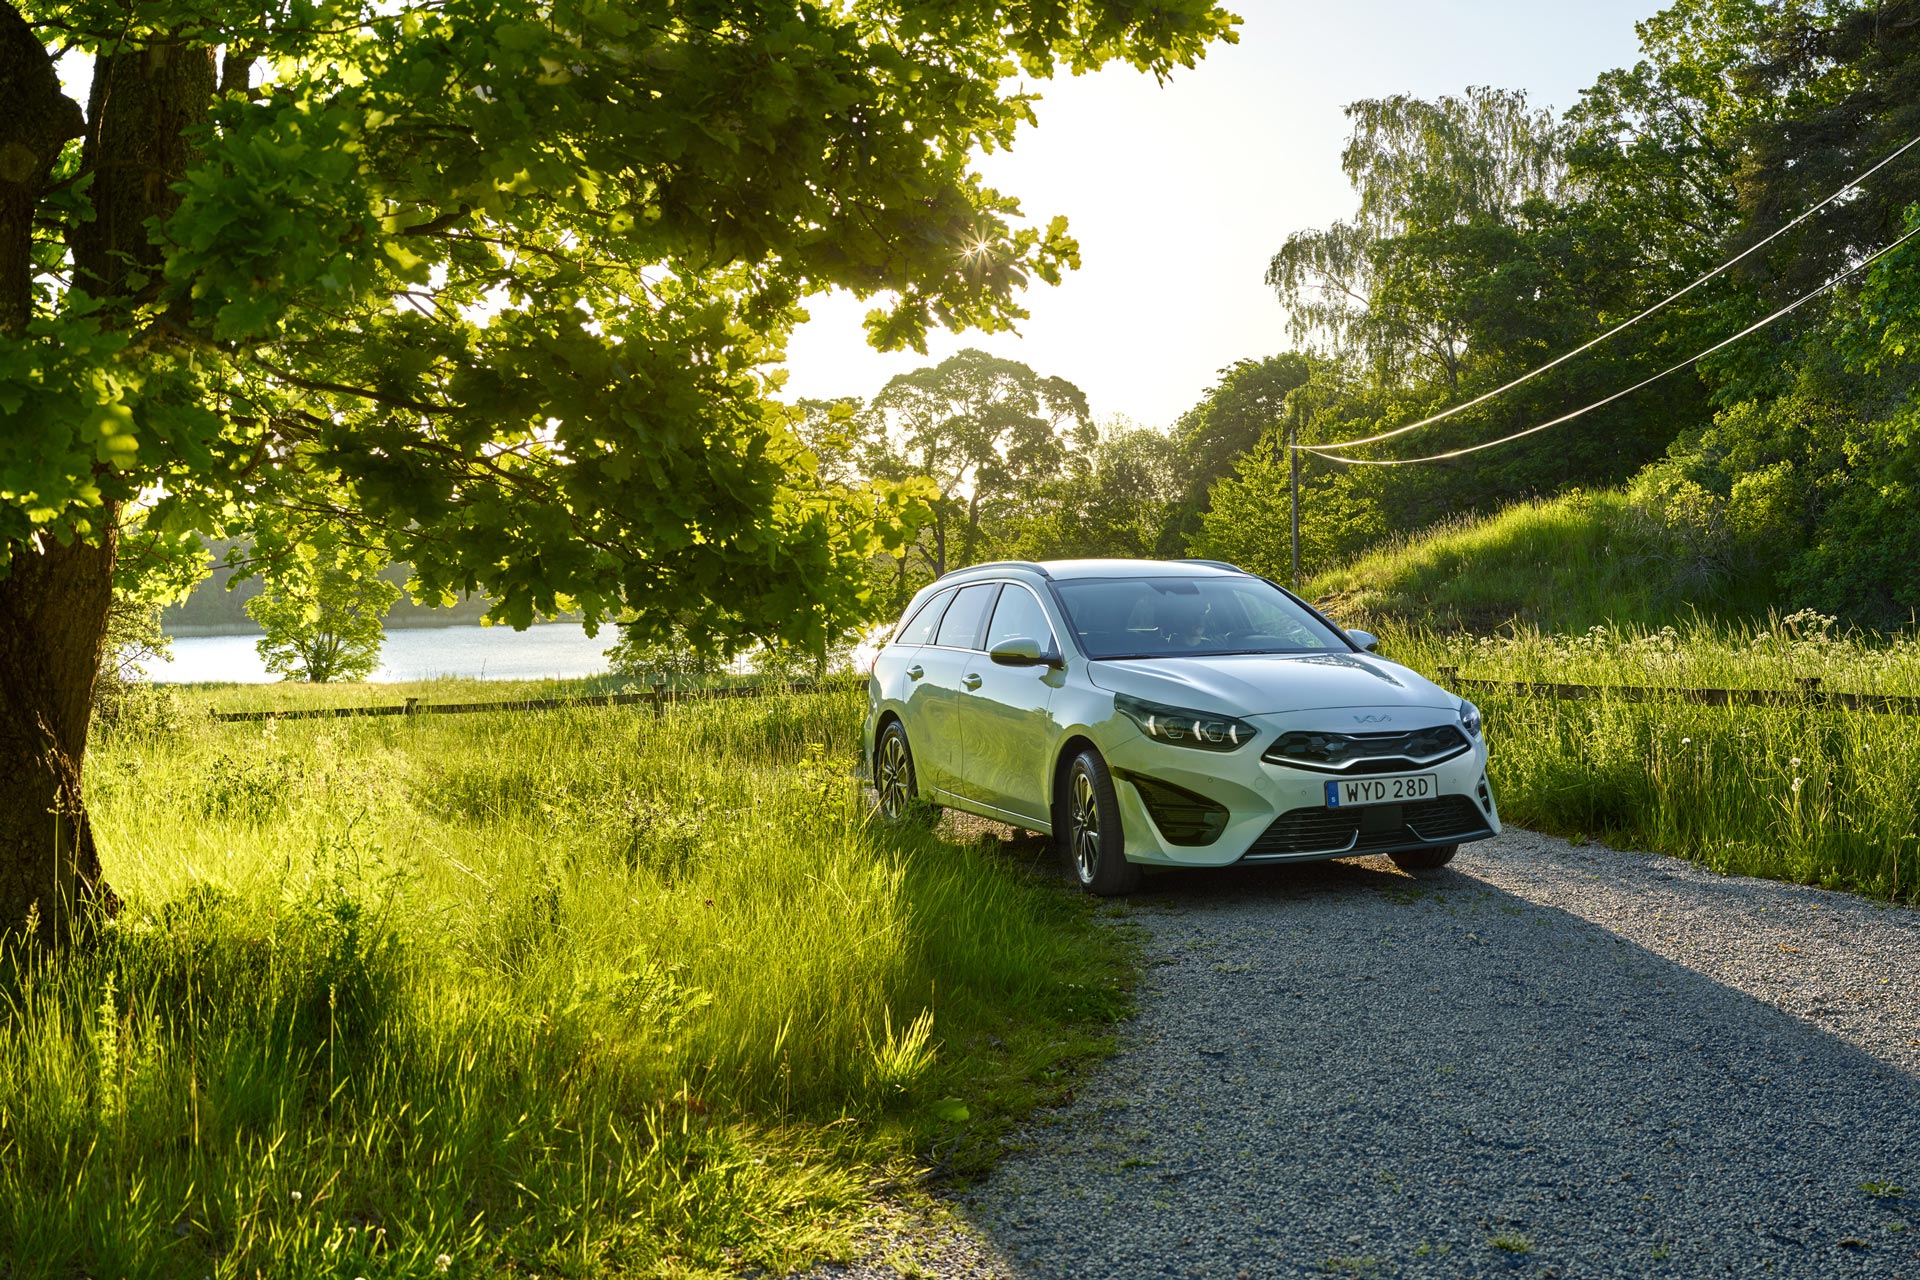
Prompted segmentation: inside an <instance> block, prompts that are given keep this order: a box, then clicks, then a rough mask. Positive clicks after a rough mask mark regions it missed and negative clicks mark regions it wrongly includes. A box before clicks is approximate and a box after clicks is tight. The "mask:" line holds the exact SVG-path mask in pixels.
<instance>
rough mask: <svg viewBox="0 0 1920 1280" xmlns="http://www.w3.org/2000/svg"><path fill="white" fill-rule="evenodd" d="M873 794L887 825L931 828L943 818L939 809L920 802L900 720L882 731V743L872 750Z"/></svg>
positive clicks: (911, 760) (889, 724) (909, 752)
mask: <svg viewBox="0 0 1920 1280" xmlns="http://www.w3.org/2000/svg"><path fill="white" fill-rule="evenodd" d="M873 791H874V795H875V797H876V798H877V800H878V802H879V808H880V816H881V817H883V818H885V819H886V820H887V821H888V822H898V823H914V824H916V825H919V826H931V825H933V822H934V820H935V819H936V818H938V817H939V816H940V811H939V810H938V809H936V808H934V807H933V806H932V805H930V804H927V803H925V802H923V801H922V800H921V799H920V789H919V787H918V785H917V784H916V780H915V777H914V772H913V748H912V747H910V746H908V745H907V729H906V726H905V725H903V724H901V723H900V722H899V721H898V720H894V721H890V722H889V723H888V725H887V727H886V728H885V729H883V730H881V732H880V742H879V744H878V745H876V746H875V747H874V749H873Z"/></svg>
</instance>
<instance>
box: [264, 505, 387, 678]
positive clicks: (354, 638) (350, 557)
mask: <svg viewBox="0 0 1920 1280" xmlns="http://www.w3.org/2000/svg"><path fill="white" fill-rule="evenodd" d="M281 558H282V561H283V563H282V564H281V565H280V566H279V567H278V568H277V570H276V571H274V572H272V573H270V574H269V575H268V577H267V580H266V584H265V587H264V589H262V591H261V592H260V594H259V595H257V596H255V597H253V599H251V600H249V601H247V614H248V616H249V617H251V618H252V619H253V620H254V621H255V622H257V623H259V624H260V630H261V631H262V632H263V633H264V634H263V635H262V636H261V637H260V639H259V640H258V641H256V642H255V644H254V648H256V649H258V650H259V652H260V657H261V658H262V659H263V660H265V662H266V665H267V670H269V671H274V672H278V673H279V674H280V675H282V676H284V677H285V678H287V679H289V680H307V681H311V682H312V683H314V684H327V683H329V682H330V681H334V680H364V679H366V678H367V677H368V676H370V675H372V674H373V673H374V670H375V669H376V668H377V667H379V665H380V646H381V643H382V642H383V641H384V640H385V639H386V629H385V627H384V626H383V625H382V622H383V619H385V617H386V616H387V610H388V609H391V608H392V607H393V602H394V601H395V600H397V599H398V598H399V596H400V588H399V587H396V586H395V585H393V583H391V582H388V581H387V580H386V579H385V578H382V577H381V576H380V574H381V571H382V570H384V569H385V568H386V567H387V566H386V561H385V560H384V559H383V558H382V557H381V556H380V555H379V553H377V552H374V551H370V550H368V549H366V548H362V547H353V546H347V545H345V544H344V543H342V542H340V541H339V540H337V539H336V538H333V537H330V536H328V535H326V534H321V535H318V536H317V537H315V538H314V539H313V541H311V542H307V541H299V542H295V543H293V544H292V545H291V546H289V547H287V548H285V553H284V555H283V556H282V557H281Z"/></svg>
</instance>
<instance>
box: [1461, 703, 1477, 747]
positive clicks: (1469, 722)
mask: <svg viewBox="0 0 1920 1280" xmlns="http://www.w3.org/2000/svg"><path fill="white" fill-rule="evenodd" d="M1460 727H1461V728H1462V729H1465V730H1466V731H1467V736H1468V737H1469V738H1477V737H1479V736H1480V708H1478V707H1476V706H1474V705H1473V704H1472V703H1471V702H1468V701H1467V700H1466V699H1465V698H1462V699H1460Z"/></svg>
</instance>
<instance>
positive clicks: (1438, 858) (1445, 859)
mask: <svg viewBox="0 0 1920 1280" xmlns="http://www.w3.org/2000/svg"><path fill="white" fill-rule="evenodd" d="M1458 852H1460V846H1459V845H1457V844H1443V845H1436V846H1435V847H1433V848H1431V849H1409V850H1407V851H1406V852H1405V853H1392V854H1388V855H1387V856H1388V857H1390V858H1392V859H1393V865H1394V866H1396V867H1399V868H1400V869H1401V870H1402V871H1438V870H1439V869H1440V868H1442V867H1444V866H1446V865H1447V864H1448V863H1449V862H1452V861H1453V855H1454V854H1456V853H1458Z"/></svg>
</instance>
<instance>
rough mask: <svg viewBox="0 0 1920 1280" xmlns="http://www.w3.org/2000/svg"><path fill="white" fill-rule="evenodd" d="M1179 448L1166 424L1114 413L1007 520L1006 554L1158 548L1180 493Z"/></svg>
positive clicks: (1048, 555)
mask: <svg viewBox="0 0 1920 1280" xmlns="http://www.w3.org/2000/svg"><path fill="white" fill-rule="evenodd" d="M1180 461H1181V459H1180V451H1179V447H1178V445H1176V444H1175V443H1174V441H1173V439H1172V438H1171V437H1170V436H1168V435H1167V434H1166V433H1165V432H1163V431H1156V430H1154V429H1153V428H1151V427H1143V426H1140V425H1139V424H1137V423H1135V422H1133V421H1132V420H1131V419H1128V418H1125V417H1121V416H1115V417H1113V418H1110V419H1107V420H1106V421H1104V422H1102V423H1101V424H1100V426H1099V435H1098V438H1097V439H1096V440H1095V441H1094V443H1093V445H1092V446H1091V447H1090V448H1088V449H1086V450H1085V451H1084V453H1081V454H1077V455H1075V456H1074V458H1073V462H1074V464H1075V465H1071V466H1069V467H1067V468H1065V469H1064V470H1063V471H1062V473H1061V474H1060V476H1059V477H1058V478H1056V479H1053V480H1051V481H1046V482H1043V483H1042V484H1041V485H1040V486H1039V487H1038V488H1037V489H1036V490H1035V491H1034V492H1033V493H1032V494H1031V495H1030V496H1029V498H1028V500H1027V502H1026V503H1025V505H1024V506H1023V508H1022V509H1021V510H1020V511H1019V512H1018V513H1017V514H1015V515H1014V516H1013V517H1011V518H1010V519H1009V520H1008V521H1007V530H1006V533H1005V534H1004V535H1003V537H1002V539H1001V543H1002V545H1003V546H1004V548H1005V551H1006V554H1007V555H1009V556H1013V557H1016V558H1020V559H1026V560H1053V559H1073V558H1078V557H1104V556H1117V557H1142V558H1151V557H1152V556H1154V555H1156V554H1157V548H1158V546H1159V543H1160V540H1161V538H1162V537H1163V536H1164V534H1165V531H1166V528H1167V525H1168V522H1169V521H1170V520H1171V519H1172V518H1173V516H1174V512H1175V508H1176V504H1177V503H1178V502H1179V499H1180V481H1181V474H1180Z"/></svg>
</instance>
